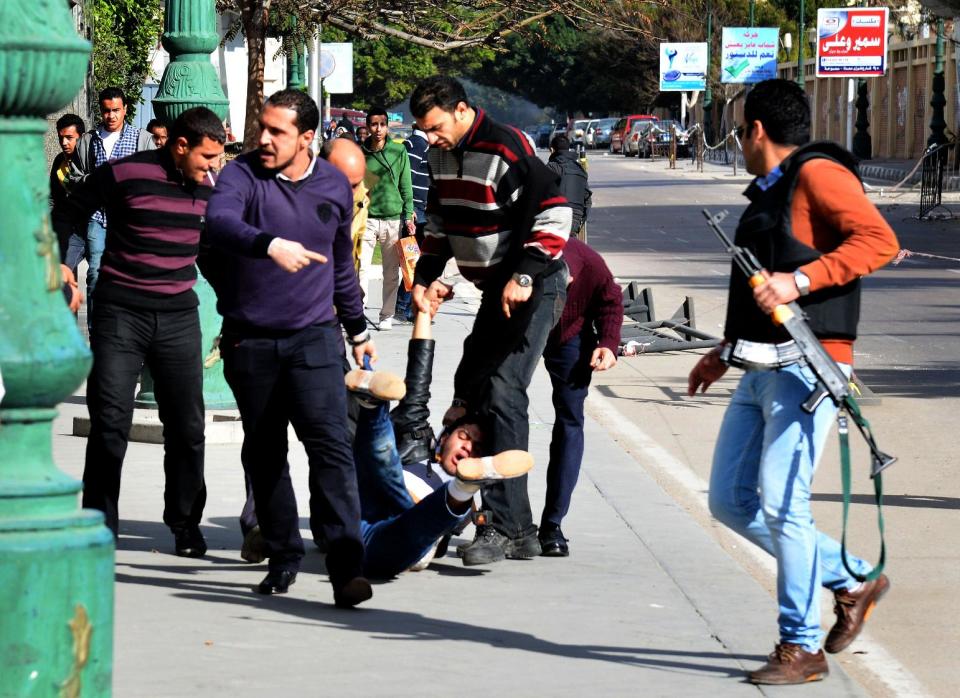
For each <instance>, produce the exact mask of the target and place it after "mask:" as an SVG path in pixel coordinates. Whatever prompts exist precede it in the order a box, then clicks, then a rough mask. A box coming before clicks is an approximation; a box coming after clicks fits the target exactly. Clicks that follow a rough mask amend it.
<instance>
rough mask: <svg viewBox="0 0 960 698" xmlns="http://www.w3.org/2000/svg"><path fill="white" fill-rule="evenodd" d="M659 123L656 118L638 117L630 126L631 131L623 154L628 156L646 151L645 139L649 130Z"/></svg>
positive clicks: (624, 145)
mask: <svg viewBox="0 0 960 698" xmlns="http://www.w3.org/2000/svg"><path fill="white" fill-rule="evenodd" d="M655 123H657V121H656V120H655V119H637V120H636V121H634V122H633V126H631V127H630V133H629V134H627V139H626V141H625V142H624V144H623V154H624V155H625V156H626V157H633V156H634V155H640V154H641V153H642V152H643V151H644V147H643V141H644V139H645V138H646V134H647V131H649V130H650V127H651V126H652V125H653V124H655Z"/></svg>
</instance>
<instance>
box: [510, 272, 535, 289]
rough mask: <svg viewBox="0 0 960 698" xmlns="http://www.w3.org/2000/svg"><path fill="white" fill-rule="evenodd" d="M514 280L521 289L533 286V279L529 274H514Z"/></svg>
mask: <svg viewBox="0 0 960 698" xmlns="http://www.w3.org/2000/svg"><path fill="white" fill-rule="evenodd" d="M513 280H514V281H516V282H517V285H518V286H520V287H521V288H527V287H528V286H530V285H532V284H533V277H532V276H530V275H529V274H514V275H513Z"/></svg>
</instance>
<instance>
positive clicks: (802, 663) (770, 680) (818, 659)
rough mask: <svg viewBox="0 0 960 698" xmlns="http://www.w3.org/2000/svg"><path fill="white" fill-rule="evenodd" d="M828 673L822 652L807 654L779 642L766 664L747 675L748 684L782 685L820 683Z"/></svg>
mask: <svg viewBox="0 0 960 698" xmlns="http://www.w3.org/2000/svg"><path fill="white" fill-rule="evenodd" d="M829 673H830V668H829V667H828V666H827V655H825V654H824V653H823V650H818V651H817V652H807V651H806V650H805V649H803V647H801V646H800V645H793V644H790V643H789V642H781V643H780V644H779V645H777V646H776V647H774V648H773V652H771V653H770V656H769V657H767V663H766V664H764V665H763V666H762V667H760V668H759V669H757V670H756V671H751V672H750V673H749V674H747V681H749V682H750V683H763V684H775V685H784V684H791V683H807V682H808V681H820V680H821V679H822V678H823V677H824V676H826V675H827V674H829Z"/></svg>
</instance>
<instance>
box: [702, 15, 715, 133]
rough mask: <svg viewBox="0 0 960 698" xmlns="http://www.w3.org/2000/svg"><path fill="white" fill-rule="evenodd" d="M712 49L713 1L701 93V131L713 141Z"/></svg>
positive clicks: (708, 16)
mask: <svg viewBox="0 0 960 698" xmlns="http://www.w3.org/2000/svg"><path fill="white" fill-rule="evenodd" d="M712 47H713V0H708V1H707V75H706V77H707V80H706V85H705V89H704V91H703V121H704V124H703V131H704V134H705V135H706V138H707V142H708V143H711V142H712V141H713V90H712V89H711V87H710V54H711V53H712V51H711V49H712Z"/></svg>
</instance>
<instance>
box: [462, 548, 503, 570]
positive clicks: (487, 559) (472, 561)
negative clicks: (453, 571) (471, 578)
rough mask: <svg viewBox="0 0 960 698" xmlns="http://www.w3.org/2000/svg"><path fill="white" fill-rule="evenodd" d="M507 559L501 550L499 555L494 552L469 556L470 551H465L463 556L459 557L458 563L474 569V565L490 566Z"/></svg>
mask: <svg viewBox="0 0 960 698" xmlns="http://www.w3.org/2000/svg"><path fill="white" fill-rule="evenodd" d="M507 557H509V556H508V555H506V554H505V553H504V552H503V551H502V550H500V552H499V554H497V553H495V552H490V553H488V552H486V551H485V552H484V553H483V554H480V553H474V554H472V555H471V554H470V551H469V550H468V551H466V552H464V553H463V555H461V556H460V561H461V562H462V563H463V565H464V567H474V566H475V565H491V564H493V563H494V562H500V561H501V560H503V559H505V558H507Z"/></svg>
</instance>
